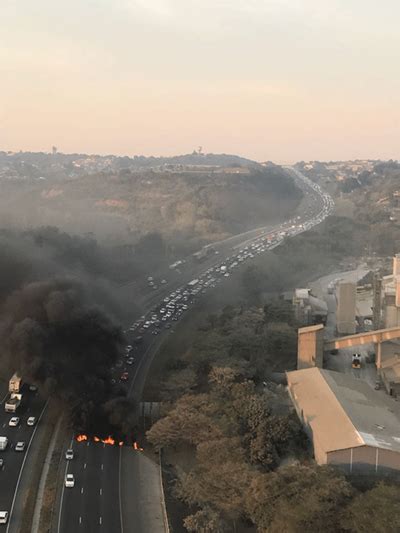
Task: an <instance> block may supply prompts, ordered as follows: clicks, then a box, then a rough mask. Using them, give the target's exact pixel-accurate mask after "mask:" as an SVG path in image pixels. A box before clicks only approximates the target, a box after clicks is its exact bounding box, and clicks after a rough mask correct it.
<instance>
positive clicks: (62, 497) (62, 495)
mask: <svg viewBox="0 0 400 533" xmlns="http://www.w3.org/2000/svg"><path fill="white" fill-rule="evenodd" d="M73 444H74V437H72V439H71V444H70V448H71V449H72V446H73ZM68 466H69V461H66V465H65V469H64V479H63V481H62V490H61V502H60V512H59V515H58V525H57V533H60V531H61V515H62V508H63V503H64V490H65V478H66V476H67V473H68Z"/></svg>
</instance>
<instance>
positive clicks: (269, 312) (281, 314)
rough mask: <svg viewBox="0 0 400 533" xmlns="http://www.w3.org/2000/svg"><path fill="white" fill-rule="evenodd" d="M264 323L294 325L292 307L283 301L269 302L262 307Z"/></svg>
mask: <svg viewBox="0 0 400 533" xmlns="http://www.w3.org/2000/svg"><path fill="white" fill-rule="evenodd" d="M264 319H265V322H267V323H269V322H285V323H286V324H293V323H294V313H293V306H292V304H291V303H290V302H286V301H285V300H271V301H269V302H268V303H266V304H265V305H264Z"/></svg>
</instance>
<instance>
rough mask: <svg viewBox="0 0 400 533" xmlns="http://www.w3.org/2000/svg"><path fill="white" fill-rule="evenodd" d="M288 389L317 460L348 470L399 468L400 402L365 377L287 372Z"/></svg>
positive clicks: (318, 370) (364, 471) (316, 371)
mask: <svg viewBox="0 0 400 533" xmlns="http://www.w3.org/2000/svg"><path fill="white" fill-rule="evenodd" d="M287 380H288V391H289V394H290V397H291V399H292V402H293V405H294V407H295V409H296V412H297V414H298V416H299V418H300V420H301V421H302V423H303V425H304V428H305V430H306V432H307V433H308V435H309V437H310V439H311V441H312V443H313V448H314V456H315V460H316V461H317V463H318V464H321V465H323V464H328V465H332V466H336V467H339V468H341V469H343V470H344V471H345V472H346V473H354V474H356V473H357V474H358V473H362V474H385V473H394V472H396V473H397V472H399V471H400V416H399V414H400V413H399V412H400V407H399V408H397V407H398V406H397V404H396V403H395V402H393V400H392V399H390V398H389V397H387V396H385V395H384V394H382V392H381V391H375V390H374V389H373V388H372V387H370V385H368V383H366V382H365V381H363V380H361V379H355V378H353V377H352V376H351V375H349V374H342V373H340V372H334V371H330V370H323V369H321V368H317V367H314V368H307V369H303V370H295V371H293V372H287Z"/></svg>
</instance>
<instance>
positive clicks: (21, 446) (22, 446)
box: [15, 440, 25, 452]
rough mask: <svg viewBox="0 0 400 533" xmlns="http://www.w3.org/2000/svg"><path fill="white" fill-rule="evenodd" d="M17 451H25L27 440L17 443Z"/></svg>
mask: <svg viewBox="0 0 400 533" xmlns="http://www.w3.org/2000/svg"><path fill="white" fill-rule="evenodd" d="M15 451H16V452H24V451H25V442H24V441H22V440H20V441H18V442H17V444H16V445H15Z"/></svg>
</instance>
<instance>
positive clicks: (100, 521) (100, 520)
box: [99, 516, 103, 525]
mask: <svg viewBox="0 0 400 533" xmlns="http://www.w3.org/2000/svg"><path fill="white" fill-rule="evenodd" d="M102 522H103V519H102V518H101V516H100V518H99V524H100V525H101V524H102Z"/></svg>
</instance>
